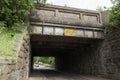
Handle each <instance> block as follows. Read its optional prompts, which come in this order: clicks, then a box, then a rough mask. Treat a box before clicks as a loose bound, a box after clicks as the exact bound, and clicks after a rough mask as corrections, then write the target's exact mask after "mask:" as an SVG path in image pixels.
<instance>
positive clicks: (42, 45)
mask: <svg viewBox="0 0 120 80" xmlns="http://www.w3.org/2000/svg"><path fill="white" fill-rule="evenodd" d="M104 16H105V14H103V13H99V12H96V11H91V10H82V9H75V8H65V7H61V6H41V7H38V8H37V10H36V11H35V12H33V13H31V15H30V24H31V26H32V32H31V33H30V42H31V60H30V63H31V66H30V67H31V71H32V69H33V68H32V66H33V57H35V56H39V57H54V58H55V70H56V71H60V72H63V73H66V72H69V73H78V74H82V75H83V74H86V75H104V74H106V71H105V70H106V69H105V65H104V63H105V62H104V58H103V52H102V49H103V48H102V47H101V46H102V45H103V43H104V29H105V26H104V25H105V24H106V23H107V20H106V18H105V17H104ZM105 53H106V52H105ZM40 72H42V71H40ZM45 72H48V73H49V71H45ZM43 73H44V72H43ZM50 73H52V72H51V71H50ZM53 73H54V71H53ZM44 74H46V73H44ZM68 79H69V78H68ZM51 80H52V79H51ZM53 80H54V79H53ZM58 80H59V79H58ZM60 80H64V79H60ZM69 80H70V79H69ZM73 80H74V79H73ZM75 80H77V79H75ZM78 80H80V79H78ZM85 80H89V79H85ZM92 80H94V79H92ZM95 80H97V79H95ZM100 80H102V79H100Z"/></svg>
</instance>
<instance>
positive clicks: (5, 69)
mask: <svg viewBox="0 0 120 80" xmlns="http://www.w3.org/2000/svg"><path fill="white" fill-rule="evenodd" d="M16 73H17V72H16V65H15V62H14V61H12V60H7V59H0V80H17V74H16Z"/></svg>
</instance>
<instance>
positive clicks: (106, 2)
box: [47, 0, 112, 10]
mask: <svg viewBox="0 0 120 80" xmlns="http://www.w3.org/2000/svg"><path fill="white" fill-rule="evenodd" d="M47 3H50V4H54V5H61V6H64V5H67V6H69V7H74V8H81V9H91V10H96V9H97V8H99V7H102V8H104V7H106V8H109V7H111V6H112V3H111V1H110V0H48V1H47Z"/></svg>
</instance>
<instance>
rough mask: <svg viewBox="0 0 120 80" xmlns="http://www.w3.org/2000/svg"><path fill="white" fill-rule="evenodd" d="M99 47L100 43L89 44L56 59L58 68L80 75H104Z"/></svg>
mask: <svg viewBox="0 0 120 80" xmlns="http://www.w3.org/2000/svg"><path fill="white" fill-rule="evenodd" d="M99 45H100V43H99V42H98V43H94V44H92V45H90V44H89V45H86V46H84V47H81V48H78V49H76V50H73V51H72V52H71V53H69V54H67V53H65V54H66V55H60V56H58V57H56V65H57V66H56V68H57V69H59V70H63V71H65V70H66V71H69V72H75V73H80V74H89V75H90V74H91V75H97V74H103V70H102V63H101V55H100V53H99V52H100V51H99Z"/></svg>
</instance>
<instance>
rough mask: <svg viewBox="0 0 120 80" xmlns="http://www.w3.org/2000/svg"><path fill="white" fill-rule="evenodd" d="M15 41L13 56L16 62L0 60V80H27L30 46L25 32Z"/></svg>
mask: <svg viewBox="0 0 120 80" xmlns="http://www.w3.org/2000/svg"><path fill="white" fill-rule="evenodd" d="M20 34H21V35H20V37H19V39H18V40H17V44H16V47H17V49H16V50H15V52H14V53H15V54H16V57H17V60H16V61H14V62H13V61H12V60H6V59H0V80H28V77H29V62H30V61H29V60H30V44H29V42H30V41H29V35H28V32H27V30H26V29H25V30H23V31H22V33H20Z"/></svg>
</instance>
